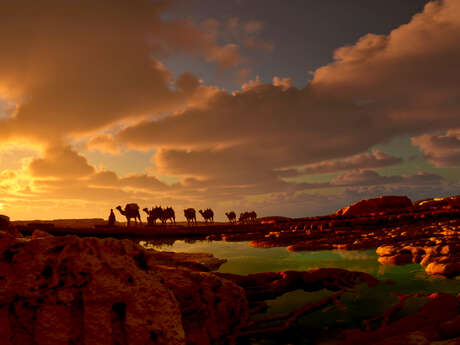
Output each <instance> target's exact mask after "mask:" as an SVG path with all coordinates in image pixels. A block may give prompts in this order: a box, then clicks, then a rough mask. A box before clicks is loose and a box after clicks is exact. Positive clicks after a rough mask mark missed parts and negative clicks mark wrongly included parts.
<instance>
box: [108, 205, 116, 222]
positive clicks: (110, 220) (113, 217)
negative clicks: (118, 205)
mask: <svg viewBox="0 0 460 345" xmlns="http://www.w3.org/2000/svg"><path fill="white" fill-rule="evenodd" d="M114 225H115V213H113V208H111V209H110V216H109V226H114Z"/></svg>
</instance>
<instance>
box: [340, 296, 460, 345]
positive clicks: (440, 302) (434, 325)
mask: <svg viewBox="0 0 460 345" xmlns="http://www.w3.org/2000/svg"><path fill="white" fill-rule="evenodd" d="M415 297H416V296H415ZM457 314H458V311H457V303H456V297H455V296H454V295H450V294H444V293H433V294H431V295H429V296H428V301H427V302H426V303H425V304H424V305H423V306H422V307H421V308H420V310H419V311H418V312H416V313H414V314H411V315H408V316H405V317H403V318H401V319H399V320H396V321H393V322H392V323H390V324H385V323H384V322H385V320H388V316H387V314H384V315H382V320H383V322H382V325H381V326H380V327H378V325H377V328H376V329H374V330H372V331H362V330H360V329H355V330H348V331H345V332H344V335H345V339H344V340H343V341H342V342H341V343H340V344H341V345H352V344H353V345H367V344H379V345H383V344H393V345H396V344H401V345H403V344H411V343H412V344H416V343H414V342H413V341H415V340H419V341H420V343H421V344H425V343H426V342H425V339H427V340H429V341H434V340H443V338H442V336H441V335H440V334H439V329H440V327H441V325H444V324H445V323H446V322H447V321H450V320H453V319H455V318H456V317H457ZM387 341H388V342H387Z"/></svg>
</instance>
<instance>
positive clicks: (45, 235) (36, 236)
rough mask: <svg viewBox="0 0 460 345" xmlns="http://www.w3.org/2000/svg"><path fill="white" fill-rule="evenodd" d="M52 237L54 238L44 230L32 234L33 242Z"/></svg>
mask: <svg viewBox="0 0 460 345" xmlns="http://www.w3.org/2000/svg"><path fill="white" fill-rule="evenodd" d="M51 237H53V235H51V234H49V233H47V232H46V231H42V230H34V232H33V233H32V239H33V240H36V239H39V238H51Z"/></svg>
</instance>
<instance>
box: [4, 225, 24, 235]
mask: <svg viewBox="0 0 460 345" xmlns="http://www.w3.org/2000/svg"><path fill="white" fill-rule="evenodd" d="M6 232H7V233H8V234H10V235H11V236H13V237H14V238H24V235H23V234H21V233H20V232H19V231H18V230H17V229H16V228H15V227H14V226H12V227H9V228H8V230H7V231H6Z"/></svg>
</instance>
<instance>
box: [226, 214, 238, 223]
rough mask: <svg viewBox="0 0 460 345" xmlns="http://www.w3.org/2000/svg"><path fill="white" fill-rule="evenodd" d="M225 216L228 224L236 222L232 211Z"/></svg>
mask: <svg viewBox="0 0 460 345" xmlns="http://www.w3.org/2000/svg"><path fill="white" fill-rule="evenodd" d="M225 215H226V216H227V218H228V221H229V222H230V224H233V223H235V221H236V213H235V212H234V211H230V212H225Z"/></svg>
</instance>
